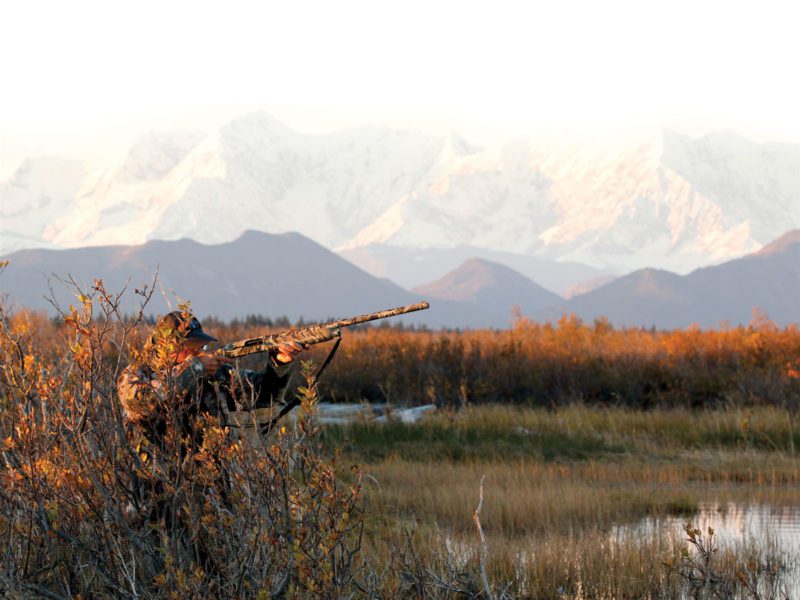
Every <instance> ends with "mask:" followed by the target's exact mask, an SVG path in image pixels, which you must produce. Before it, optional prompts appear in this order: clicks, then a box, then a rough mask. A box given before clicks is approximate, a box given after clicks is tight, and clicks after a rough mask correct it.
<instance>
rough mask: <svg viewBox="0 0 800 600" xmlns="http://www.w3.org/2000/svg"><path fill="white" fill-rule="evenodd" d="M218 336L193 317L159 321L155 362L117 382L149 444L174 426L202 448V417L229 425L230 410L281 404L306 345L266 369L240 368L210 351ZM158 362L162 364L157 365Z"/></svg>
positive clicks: (271, 357) (285, 351) (273, 357)
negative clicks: (206, 331)
mask: <svg viewBox="0 0 800 600" xmlns="http://www.w3.org/2000/svg"><path fill="white" fill-rule="evenodd" d="M214 341H216V338H214V337H212V336H210V335H208V334H207V333H205V332H204V331H203V327H202V325H201V324H200V322H199V321H198V320H197V319H196V318H195V317H194V316H192V315H191V314H190V313H187V312H181V311H174V312H171V313H169V314H167V315H164V316H162V317H161V318H159V320H158V322H157V323H156V325H155V327H154V329H153V335H152V337H151V340H150V346H151V348H150V353H149V355H150V360H148V361H145V363H144V364H132V365H130V366H129V367H127V368H126V369H125V370H124V371H123V372H122V374H121V375H120V377H119V380H118V381H117V391H118V394H119V399H120V402H121V403H122V407H123V410H124V418H125V420H126V422H127V423H128V424H129V425H132V426H133V427H134V428H135V430H136V431H137V432H138V433H139V434H140V436H141V437H142V438H144V439H143V440H142V439H140V442H145V443H146V444H148V445H149V444H155V445H157V446H158V445H160V442H161V441H162V440H163V439H164V436H165V434H166V432H167V429H168V425H169V424H174V425H175V426H176V427H177V428H178V429H179V430H180V433H181V434H182V435H189V436H190V437H191V438H192V439H193V440H194V443H195V444H197V445H200V444H202V427H197V426H196V421H197V420H198V419H199V418H204V417H206V416H211V417H215V418H218V419H219V421H220V425H222V426H226V425H229V423H228V421H227V416H228V413H229V412H230V411H238V410H251V409H253V408H264V407H269V406H271V405H275V404H279V403H280V402H281V401H282V400H283V396H284V395H285V392H286V388H287V387H288V385H289V379H290V369H291V366H292V362H293V361H294V359H295V358H296V356H297V355H298V353H300V352H301V351H302V350H303V349H304V348H305V347H304V345H303V344H299V343H297V342H288V343H285V344H282V345H280V346H279V347H278V348H277V349H276V350H275V351H274V352H269V353H264V354H262V355H261V356H263V357H264V360H265V362H264V364H263V365H262V367H263V368H262V369H261V370H258V371H252V370H249V369H235V368H233V366H232V364H231V363H232V362H233V360H232V359H230V358H226V357H224V356H220V355H218V354H215V353H213V352H208V351H207V350H205V346H206V345H207V344H208V343H209V342H214ZM156 363H158V365H156Z"/></svg>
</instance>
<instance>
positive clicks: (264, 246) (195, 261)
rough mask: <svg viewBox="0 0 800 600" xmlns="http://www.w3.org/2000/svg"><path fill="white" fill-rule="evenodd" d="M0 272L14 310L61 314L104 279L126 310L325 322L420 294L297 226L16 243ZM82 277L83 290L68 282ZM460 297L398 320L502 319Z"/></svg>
mask: <svg viewBox="0 0 800 600" xmlns="http://www.w3.org/2000/svg"><path fill="white" fill-rule="evenodd" d="M6 259H7V260H8V261H9V264H8V266H7V267H6V269H5V271H4V272H2V273H0V296H2V295H5V300H6V303H7V304H8V305H9V306H10V307H11V308H12V309H13V308H20V307H27V308H33V309H38V310H45V311H47V312H49V313H50V314H54V313H55V309H54V306H53V304H52V302H51V300H53V301H55V302H56V303H57V304H58V305H59V306H61V307H62V309H64V308H67V307H68V306H69V305H70V304H77V300H76V298H77V297H78V296H79V295H80V293H82V291H88V292H91V286H92V284H93V282H94V280H95V279H102V280H103V283H104V285H105V287H106V289H108V291H110V292H111V293H119V292H121V291H123V290H125V293H124V294H123V295H122V301H121V308H122V310H123V312H127V313H132V312H134V311H136V310H137V309H138V306H139V304H140V303H141V301H142V296H141V295H137V294H136V293H135V290H137V289H138V290H145V289H146V288H147V286H150V287H151V289H152V284H153V282H154V278H156V279H155V281H156V288H155V294H154V295H153V296H152V299H151V301H150V303H149V304H148V305H147V307H146V313H147V314H163V313H165V312H167V311H168V310H172V309H174V308H175V307H176V306H177V305H178V304H179V303H181V302H183V301H186V300H188V301H190V302H191V307H192V310H193V311H194V312H195V314H197V315H198V316H200V317H201V318H203V317H207V316H210V315H213V316H216V317H219V318H221V319H225V320H230V319H234V318H237V317H238V318H241V317H245V316H247V315H263V316H267V317H271V318H280V317H284V316H285V317H288V318H289V320H291V321H292V322H297V321H298V320H299V319H301V318H302V319H305V320H307V321H308V320H313V321H324V320H328V319H331V318H344V317H350V316H355V315H356V314H361V313H366V312H374V311H378V310H383V309H387V308H394V307H395V306H400V305H404V304H412V303H415V302H418V301H420V300H421V299H424V298H421V297H420V296H419V295H417V294H413V293H411V292H408V291H407V290H404V289H403V288H401V287H400V286H398V285H396V284H394V283H392V282H390V281H388V280H386V279H378V278H376V277H373V276H372V275H370V274H368V273H366V272H364V271H362V270H361V269H359V268H358V267H356V266H354V265H352V264H350V263H349V262H347V261H346V260H344V259H342V258H340V257H339V256H337V255H336V254H334V253H333V252H331V251H329V250H327V249H326V248H324V247H322V246H320V245H319V244H317V243H316V242H314V241H312V240H310V239H308V238H306V237H304V236H302V235H299V234H296V233H288V234H267V233H262V232H257V231H247V232H245V233H244V234H242V235H241V236H240V237H239V238H237V239H236V240H234V241H233V242H226V243H222V244H213V245H207V244H200V243H198V242H195V241H193V240H188V239H183V240H176V241H151V242H146V243H144V244H142V245H138V246H120V245H117V246H94V247H86V248H75V249H67V250H46V249H44V250H43V249H33V250H19V251H17V252H14V253H12V254H10V255H8V256H7V257H6ZM70 280H74V281H75V282H77V283H78V286H79V289H76V288H75V287H74V286H72V285H70V284H69V283H66V284H65V283H64V282H69V281H70ZM509 316H510V310H509V313H508V315H506V316H504V317H503V318H500V319H498V318H496V315H494V314H488V313H487V312H486V311H483V310H481V309H480V308H479V307H478V306H476V305H474V304H470V303H464V302H448V301H441V300H439V301H436V302H434V303H433V305H432V306H431V308H430V309H429V310H426V311H424V312H419V313H413V314H409V315H404V316H402V317H397V318H395V319H393V321H394V322H397V323H404V324H409V325H410V324H414V325H425V326H428V327H434V328H439V327H464V326H472V327H480V326H484V327H485V326H506V325H508V322H509Z"/></svg>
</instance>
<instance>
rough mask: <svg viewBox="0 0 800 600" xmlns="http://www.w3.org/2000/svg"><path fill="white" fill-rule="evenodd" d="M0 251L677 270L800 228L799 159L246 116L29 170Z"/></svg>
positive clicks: (6, 213)
mask: <svg viewBox="0 0 800 600" xmlns="http://www.w3.org/2000/svg"><path fill="white" fill-rule="evenodd" d="M0 219H2V222H1V223H0V254H5V253H8V252H10V251H12V250H15V249H18V248H23V247H43V246H44V247H80V246H87V245H102V244H140V243H143V242H145V241H147V240H151V239H163V240H175V239H180V238H183V237H188V238H191V239H195V240H198V241H201V242H205V243H222V242H226V241H231V240H234V239H236V238H237V237H238V236H239V235H240V234H241V233H242V232H243V231H245V230H247V229H256V230H260V231H264V232H270V233H279V232H286V231H297V232H300V233H302V234H303V235H306V236H308V237H310V238H312V239H314V240H316V241H318V242H319V243H321V244H323V245H325V246H327V247H328V248H332V249H333V248H338V249H340V250H352V249H355V248H364V247H370V246H373V245H376V244H380V245H381V246H382V247H389V248H391V247H399V248H403V249H409V248H455V247H461V246H472V247H478V248H482V249H486V250H491V251H495V252H506V253H513V254H516V255H524V256H535V257H538V258H543V259H555V260H561V261H573V262H578V263H585V264H588V265H591V266H593V267H595V268H598V269H602V270H606V271H613V272H624V271H629V270H632V269H636V268H640V267H644V266H651V267H657V268H665V269H670V270H673V271H677V272H680V273H684V272H688V271H690V270H692V269H694V268H696V267H699V266H703V265H707V264H713V263H718V262H721V261H723V260H726V259H730V258H734V257H738V256H741V255H743V254H746V253H748V252H751V251H753V250H756V249H758V248H759V247H761V246H762V245H763V244H765V243H767V242H769V241H770V240H771V239H773V238H775V237H777V236H778V235H780V234H781V233H783V232H784V231H785V230H787V229H789V228H792V227H798V226H800V146H791V145H778V144H756V143H754V142H751V141H749V140H746V139H744V138H741V137H738V136H735V135H733V134H718V135H709V136H706V137H704V138H701V139H692V138H689V137H687V136H683V135H680V134H676V133H671V132H655V133H648V134H646V135H640V136H638V137H635V138H633V139H630V140H624V141H619V140H615V141H614V142H611V141H607V140H600V141H599V142H598V141H586V140H582V141H580V142H575V141H564V140H555V141H552V140H544V139H528V140H522V141H517V142H514V143H511V144H508V145H506V146H505V147H503V148H502V149H500V150H493V151H487V150H481V149H478V148H476V147H473V146H471V145H470V144H468V143H467V142H465V141H464V140H462V139H460V138H459V137H458V136H456V135H449V136H433V135H426V134H421V133H416V132H413V131H395V130H389V129H381V128H363V129H353V130H347V131H342V132H339V133H335V134H327V135H309V134H303V133H299V132H297V131H294V130H292V129H290V128H288V127H286V126H285V125H283V124H281V123H280V122H278V121H277V120H275V119H274V118H272V117H270V116H269V115H265V114H263V113H256V114H252V115H247V116H244V117H241V118H238V119H235V120H233V121H231V122H229V123H228V124H226V125H224V126H223V127H221V128H220V129H219V130H217V131H215V132H213V133H211V134H210V135H201V134H199V133H180V132H173V133H166V134H149V135H147V136H144V137H143V138H141V139H140V140H139V141H138V142H137V143H136V144H134V146H133V147H132V148H131V149H130V151H129V153H128V154H127V156H125V157H123V158H122V159H121V160H120V161H118V162H117V163H116V164H114V165H113V166H112V167H106V168H102V169H95V168H92V169H88V168H87V167H86V166H85V165H83V164H81V163H75V162H71V161H57V160H50V159H47V160H39V159H37V160H33V161H28V162H26V163H25V164H24V165H23V166H22V167H21V168H20V170H19V171H17V173H16V174H14V175H13V176H12V178H11V179H10V180H9V181H7V182H5V183H2V184H0Z"/></svg>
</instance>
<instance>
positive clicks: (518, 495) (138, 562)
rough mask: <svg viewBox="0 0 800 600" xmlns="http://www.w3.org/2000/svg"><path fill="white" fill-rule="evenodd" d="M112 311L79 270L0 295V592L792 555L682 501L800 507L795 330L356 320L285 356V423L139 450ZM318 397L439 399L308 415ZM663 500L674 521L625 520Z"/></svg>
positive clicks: (367, 580)
mask: <svg viewBox="0 0 800 600" xmlns="http://www.w3.org/2000/svg"><path fill="white" fill-rule="evenodd" d="M146 301H147V294H146V291H145V292H144V293H143V294H142V306H143V308H144V306H146ZM118 307H119V296H117V295H114V294H110V293H109V292H107V291H106V290H105V289H104V288H103V285H102V282H99V281H98V282H95V285H94V286H92V287H91V288H90V289H88V290H83V291H80V290H77V289H76V302H75V305H74V306H71V307H69V308H68V309H66V310H64V311H63V314H62V315H61V317H59V318H57V319H51V318H48V317H46V316H45V315H43V314H39V313H30V312H26V311H23V310H19V311H16V312H13V313H9V312H5V311H4V312H2V313H1V314H0V451H2V457H3V460H2V463H0V469H2V471H0V478H1V479H0V482H1V484H0V540H2V544H1V545H0V592H2V593H5V594H8V595H11V596H12V597H14V596H21V597H26V596H28V597H49V598H77V597H83V598H88V597H115V598H117V597H119V598H157V597H175V598H184V597H209V598H211V597H213V598H220V597H231V598H234V597H235V598H246V597H252V598H266V597H283V598H307V597H322V598H339V597H341V598H351V597H354V598H357V597H365V598H460V597H475V598H489V597H492V598H553V599H556V598H559V599H561V598H614V599H619V598H653V599H657V598H760V599H765V598H784V597H789V596H788V594H789V593H790V592H789V591H788V588H787V586H788V585H790V583H791V578H792V577H795V578H796V577H797V575H796V574H797V570H796V569H797V566H798V565H797V560H798V557H796V556H791V555H789V554H786V553H785V552H784V551H783V550H782V549H781V548H779V547H777V546H775V545H774V544H772V543H771V542H770V540H768V539H764V540H749V541H747V542H746V543H743V544H740V545H737V546H724V545H720V544H719V543H718V541H717V539H716V537H715V535H714V532H713V531H711V530H706V531H700V530H699V529H698V527H697V526H696V525H695V524H693V519H694V518H695V517H696V512H697V509H698V507H699V506H700V505H701V503H704V502H708V501H715V502H719V503H721V504H723V505H724V504H725V503H727V502H737V503H741V504H748V503H760V504H769V505H777V506H796V505H797V504H799V503H800V502H798V498H800V497H799V496H798V492H799V491H800V469H799V468H798V461H797V448H798V446H800V422H799V420H798V412H797V408H798V406H800V404H798V394H800V382H799V381H798V377H797V372H798V371H799V370H800V367H798V365H797V362H796V360H797V357H799V356H800V353H798V350H800V330H797V329H795V328H785V329H778V328H776V327H775V326H773V325H772V324H771V323H770V322H769V321H768V320H766V319H764V318H757V319H756V320H754V322H753V323H752V324H751V325H750V326H748V327H739V328H725V327H721V328H719V329H717V330H713V331H701V330H699V329H687V330H681V331H668V332H662V331H650V330H642V329H615V328H613V327H611V326H610V325H609V324H608V323H607V322H604V321H598V322H596V323H593V324H584V323H581V322H580V321H579V320H577V319H575V318H572V317H564V318H562V319H561V320H560V321H558V322H557V323H552V324H540V323H534V322H530V321H527V320H525V319H523V318H520V319H517V320H516V322H515V324H514V326H513V327H512V328H511V329H509V330H505V331H469V332H429V331H414V330H409V329H397V328H386V327H383V328H374V327H373V328H361V329H356V330H355V331H348V332H346V333H345V336H346V339H345V341H344V343H343V344H342V347H341V349H340V350H339V353H338V355H337V357H336V360H334V362H333V363H332V364H331V366H330V368H329V370H328V371H327V372H326V375H325V380H324V381H322V382H316V381H314V379H313V376H312V375H311V373H312V369H311V367H310V366H308V365H306V366H305V367H304V368H303V369H301V373H299V376H298V377H297V381H298V387H297V390H296V393H297V394H299V395H300V396H301V397H302V398H303V404H302V407H301V408H300V409H299V411H298V415H297V418H296V419H293V420H287V421H286V422H285V423H284V424H283V427H281V428H278V429H276V430H275V431H274V432H273V433H271V434H270V435H269V436H268V437H265V438H258V437H256V436H250V435H241V434H239V433H237V432H230V431H228V432H226V431H225V430H224V429H223V428H222V427H221V426H220V424H219V423H217V422H214V421H213V420H212V419H207V420H206V422H204V423H203V424H202V426H203V427H204V428H205V431H206V435H205V436H204V438H203V444H202V445H201V446H200V447H196V448H195V447H191V446H187V445H186V444H185V443H184V442H185V441H184V440H181V439H178V438H175V439H172V440H171V441H170V443H171V444H172V446H170V447H171V450H172V451H171V454H170V457H171V460H166V461H160V460H159V461H156V460H148V457H144V456H142V453H141V452H140V451H139V446H138V445H137V440H135V439H132V438H131V436H130V435H129V434H128V432H126V430H125V428H124V425H123V422H122V419H121V413H120V406H119V402H118V399H117V398H116V392H115V381H116V377H117V376H118V374H119V372H120V370H121V369H122V368H123V367H124V366H125V365H126V364H128V363H129V362H130V361H132V360H140V359H141V356H140V355H139V353H140V352H141V351H142V348H143V347H145V346H146V344H147V342H148V339H149V326H148V325H147V323H146V319H144V317H143V313H142V312H140V313H139V314H138V315H132V316H131V315H122V314H121V313H120V311H119V309H118ZM201 317H202V315H201ZM204 324H205V327H206V329H208V330H209V331H211V332H213V333H214V335H216V337H219V338H220V339H223V340H234V339H239V338H243V337H253V336H254V335H257V334H260V333H264V332H265V331H264V328H263V326H262V324H260V323H259V322H258V321H257V320H255V319H251V320H250V321H249V322H248V321H240V322H234V323H228V324H223V323H219V322H216V323H214V322H209V320H207V319H204ZM322 351H323V350H322V349H316V350H314V351H313V352H312V353H311V357H312V358H314V357H315V356H316V353H317V352H319V353H321V352H322ZM158 356H162V358H163V355H158ZM320 398H323V399H326V400H334V401H351V402H352V401H365V400H366V401H373V402H374V401H383V402H389V403H393V404H423V403H430V402H435V403H436V404H437V405H438V406H439V410H438V411H437V412H436V413H435V414H433V415H432V416H429V417H426V418H425V419H424V420H423V421H422V422H420V423H416V424H403V423H400V422H393V421H391V420H390V421H389V422H387V423H375V422H370V421H366V420H365V421H359V422H355V423H352V424H348V425H335V426H334V425H330V426H324V427H320V426H319V425H317V422H316V420H315V411H316V404H317V402H318V400H319V399H320ZM221 482H224V483H221ZM479 498H482V500H481V501H480V502H479ZM479 506H480V508H479V509H478V507H479ZM154 507H158V509H159V510H158V511H155V510H154ZM165 508H166V510H165ZM154 514H158V515H161V516H160V518H159V519H154V518H153V517H152V515H154ZM668 515H673V516H676V517H677V518H680V519H682V520H685V522H686V527H685V529H684V531H683V532H682V533H678V534H674V535H673V534H666V533H664V532H663V531H658V530H637V529H631V530H629V531H633V532H635V533H633V534H623V533H621V531H623V530H622V529H620V526H625V525H630V524H635V523H638V522H640V521H641V520H642V519H644V518H646V517H655V516H668Z"/></svg>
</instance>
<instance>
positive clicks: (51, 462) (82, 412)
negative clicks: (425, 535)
mask: <svg viewBox="0 0 800 600" xmlns="http://www.w3.org/2000/svg"><path fill="white" fill-rule="evenodd" d="M76 296H77V300H78V301H77V302H76V306H73V307H70V309H69V310H67V311H65V312H64V313H63V314H62V317H61V319H60V321H59V322H54V321H51V320H49V319H47V318H46V317H44V316H43V315H38V314H29V313H24V312H20V313H17V314H13V315H10V314H7V313H0V444H2V447H1V448H0V449H2V457H3V461H2V463H0V478H2V481H1V484H0V540H2V542H3V543H2V547H0V594H3V593H5V594H9V595H11V596H12V597H17V596H22V595H29V596H32V597H33V596H37V597H50V598H71V597H78V596H80V597H85V598H86V597H109V598H111V597H113V598H153V597H173V598H190V597H193V598H196V597H208V598H248V597H250V598H257V597H258V598H261V597H280V596H292V595H295V596H298V595H299V596H315V597H327V598H335V597H339V596H340V595H345V593H351V591H352V590H353V589H354V586H355V583H354V581H355V577H356V575H357V574H358V573H359V549H360V536H361V527H362V515H361V502H360V493H361V492H360V477H359V473H358V471H357V470H356V471H355V472H353V473H349V474H347V481H348V483H343V480H342V479H341V473H339V472H337V468H336V464H335V462H334V461H332V460H330V459H328V458H324V457H323V455H322V453H321V451H320V446H319V444H318V438H317V434H318V430H317V428H316V427H315V426H314V424H313V422H314V421H313V413H314V406H315V403H316V383H315V382H314V381H313V377H312V376H311V375H310V370H309V369H308V368H307V369H305V374H306V375H307V377H306V380H305V383H304V386H303V387H301V389H300V390H299V391H300V393H301V394H302V398H303V405H302V408H301V410H300V416H299V418H298V419H297V420H296V422H295V424H294V425H293V426H291V427H288V428H287V427H283V428H281V429H279V430H278V431H276V432H275V433H274V434H273V435H272V436H270V437H269V438H268V439H265V438H263V437H262V438H259V437H255V438H253V437H252V436H246V435H235V432H234V433H232V432H230V431H227V430H225V429H224V428H223V427H222V426H221V424H220V423H219V422H217V421H215V420H214V419H213V418H211V417H208V416H206V417H205V419H204V420H203V421H202V422H201V421H198V422H197V423H196V426H197V427H202V428H203V432H204V435H203V441H202V444H200V445H193V444H190V443H187V440H186V439H185V437H183V436H181V435H179V434H178V433H177V432H178V431H179V429H178V428H177V427H171V428H168V430H167V434H165V439H164V441H163V444H162V445H161V446H162V449H161V450H160V451H159V452H154V451H147V452H145V451H144V450H143V448H142V446H141V440H137V439H136V437H135V436H134V435H132V434H131V431H130V430H127V429H126V426H125V423H124V421H123V419H122V414H121V408H120V403H119V400H118V398H117V396H116V390H115V382H116V378H117V376H118V375H119V372H120V369H121V367H122V366H123V365H124V364H126V363H127V362H128V361H129V360H136V359H137V356H136V355H135V354H136V353H137V352H139V349H141V348H142V347H143V346H145V343H144V342H145V339H144V338H145V337H146V331H147V329H146V328H145V327H142V326H141V325H142V323H141V321H142V315H141V312H140V314H139V315H138V316H137V317H134V318H132V319H130V318H123V317H122V316H121V315H120V314H119V311H118V305H119V297H118V296H113V295H110V294H108V293H107V292H106V290H105V289H104V288H103V286H102V283H101V282H95V285H94V286H93V288H92V289H91V290H89V291H84V292H80V291H79V290H78V291H77V292H76ZM146 300H147V298H146V297H143V303H144V302H145V301H146ZM129 349H133V350H132V352H133V353H134V356H131V355H130V353H129ZM165 408H166V407H165ZM168 413H169V411H166V414H168ZM170 432H171V433H170Z"/></svg>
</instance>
